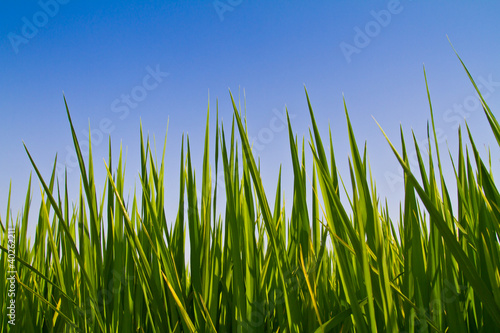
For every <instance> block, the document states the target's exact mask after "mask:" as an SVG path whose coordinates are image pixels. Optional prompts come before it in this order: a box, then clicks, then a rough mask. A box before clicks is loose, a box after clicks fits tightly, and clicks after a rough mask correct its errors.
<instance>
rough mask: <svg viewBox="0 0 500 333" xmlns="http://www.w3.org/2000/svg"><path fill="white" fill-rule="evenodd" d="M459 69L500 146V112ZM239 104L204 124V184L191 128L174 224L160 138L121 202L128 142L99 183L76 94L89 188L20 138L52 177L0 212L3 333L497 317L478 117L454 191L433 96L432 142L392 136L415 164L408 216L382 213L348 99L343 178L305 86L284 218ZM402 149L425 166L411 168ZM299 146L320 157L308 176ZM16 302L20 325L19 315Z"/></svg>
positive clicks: (488, 181) (499, 266)
mask: <svg viewBox="0 0 500 333" xmlns="http://www.w3.org/2000/svg"><path fill="white" fill-rule="evenodd" d="M460 61H461V60H460ZM464 69H465V71H466V73H467V75H468V76H469V79H470V80H471V82H472V83H473V85H474V87H475V88H476V90H477V93H478V94H479V98H480V100H481V102H482V105H483V109H484V115H485V116H486V120H487V121H488V123H489V125H490V127H491V130H492V131H493V134H494V136H495V138H496V140H497V144H498V145H499V147H500V125H499V124H498V122H497V121H496V119H495V117H494V115H493V113H492V111H491V110H490V109H489V107H488V106H487V105H486V103H485V102H484V99H483V98H482V97H481V94H480V92H479V90H478V89H477V87H476V85H475V83H474V81H473V79H472V77H471V75H470V74H469V72H468V71H467V69H466V68H465V66H464ZM426 82H427V81H426ZM429 96H430V95H429ZM306 97H307V92H306ZM231 99H232V103H233V107H234V118H233V122H232V126H231V128H230V129H229V130H227V129H225V128H223V127H222V126H221V125H220V124H219V122H217V125H216V128H215V129H211V130H212V131H214V132H213V133H214V134H210V129H209V114H207V127H206V134H205V146H204V156H203V168H202V170H201V196H198V195H197V190H196V189H197V184H196V178H195V172H194V170H193V168H192V165H191V153H190V146H189V139H187V140H186V142H185V143H184V141H183V145H182V147H181V152H180V154H181V161H182V162H181V165H180V168H179V174H178V175H175V177H179V188H178V191H179V198H180V199H179V208H178V213H177V217H176V219H175V221H167V220H166V215H165V209H164V204H165V202H164V197H165V188H164V179H165V174H164V170H165V164H164V161H165V159H164V156H165V151H163V157H162V158H161V159H160V163H156V162H155V160H156V159H155V157H154V156H153V151H152V148H151V146H150V142H149V140H147V139H146V140H144V139H143V137H144V136H143V135H142V128H141V155H140V161H141V179H140V184H139V185H140V189H141V190H140V191H138V192H139V194H138V195H137V196H134V197H133V198H131V199H129V200H125V198H124V194H123V187H124V163H125V161H124V160H123V159H122V157H121V152H120V158H119V159H118V160H117V161H115V160H113V161H112V160H111V143H110V146H109V147H110V148H109V150H110V152H109V159H108V160H107V161H106V165H105V167H106V169H107V175H108V176H107V179H106V186H105V188H104V191H103V192H102V193H96V185H95V179H94V161H93V160H92V154H91V152H90V154H89V158H88V160H85V161H84V159H83V157H82V152H81V151H80V145H79V143H78V140H77V137H76V134H75V130H74V128H73V124H72V122H71V117H70V112H69V109H68V106H67V104H66V110H67V114H68V119H69V123H70V126H71V131H72V135H73V141H74V146H75V150H76V153H77V156H78V162H79V166H80V173H81V186H80V194H79V196H78V197H77V198H76V200H72V199H70V198H69V195H68V190H67V182H66V180H65V179H56V177H55V165H56V164H55V163H54V169H53V170H54V171H53V172H52V174H51V175H50V176H49V177H47V175H42V174H40V172H39V170H38V168H37V165H36V163H35V161H33V159H32V158H31V155H30V153H29V151H28V149H26V152H27V154H28V157H29V159H30V161H31V163H32V165H33V168H34V170H35V173H36V177H37V178H38V179H39V181H40V183H41V185H42V187H43V193H42V204H41V206H40V207H39V208H38V211H37V212H34V213H33V212H32V210H33V208H32V207H30V198H31V196H32V188H31V179H30V186H29V187H28V190H27V193H26V202H25V205H24V210H23V211H22V212H20V213H19V214H18V215H16V216H12V215H10V213H9V211H10V208H9V207H10V199H9V203H8V204H7V213H6V215H5V216H4V218H2V220H1V221H0V222H1V227H0V238H1V239H2V241H1V244H2V245H1V247H0V249H1V251H0V267H2V270H3V271H4V272H6V274H1V275H0V295H1V297H0V299H2V303H1V304H2V306H1V307H0V312H1V316H0V325H1V328H2V329H1V331H2V332H8V331H12V332H73V331H82V332H194V331H198V332H276V331H279V332H315V331H317V332H350V331H353V332H377V331H379V332H497V331H499V330H500V329H499V328H500V245H499V239H500V194H499V192H498V189H497V186H496V184H495V182H494V180H493V176H492V171H491V170H492V169H495V168H498V167H499V165H498V161H490V160H489V161H484V160H482V159H481V157H480V155H479V153H478V150H477V147H476V145H475V144H474V140H473V137H472V134H471V133H470V131H469V129H468V128H466V129H465V130H463V131H461V130H459V132H458V140H459V147H460V148H459V151H458V156H455V157H451V156H453V155H454V154H450V158H452V161H453V167H454V171H455V180H456V183H455V184H454V186H456V188H457V192H456V193H449V192H448V189H447V188H448V185H449V184H446V183H445V181H444V177H443V171H442V167H441V158H442V156H443V154H445V153H446V152H445V151H444V150H440V149H439V147H438V143H437V138H436V135H435V130H434V119H433V115H432V106H431V100H430V97H429V105H430V106H431V107H430V110H431V113H430V115H431V120H432V121H431V123H430V125H429V126H428V132H427V135H428V139H429V140H428V142H429V144H428V146H427V147H421V146H418V144H417V141H416V139H415V137H410V139H409V140H410V141H413V142H412V143H409V142H408V141H407V140H408V138H407V137H406V138H405V136H404V135H403V132H402V131H401V137H400V139H399V140H400V144H398V145H397V146H399V145H400V146H401V147H402V150H401V151H398V150H397V149H396V148H395V146H396V144H394V145H393V143H391V141H390V139H389V138H387V141H388V144H389V145H390V146H391V148H392V149H393V151H394V155H395V156H396V157H397V160H398V161H399V164H400V165H401V167H402V168H403V169H404V174H405V176H404V178H405V184H404V188H405V189H404V193H405V195H404V198H403V199H402V201H401V210H400V214H399V216H389V213H388V208H387V206H386V205H384V204H382V203H383V202H384V200H381V199H380V198H379V197H378V196H377V192H376V188H375V184H374V180H373V179H372V177H371V174H370V171H369V166H368V165H367V151H366V148H365V149H360V147H358V145H357V142H356V140H355V138H354V134H353V130H352V127H351V123H350V120H349V115H348V112H347V108H346V110H345V115H346V119H347V125H348V133H349V137H348V140H349V143H350V148H351V155H350V158H349V167H350V174H349V175H343V176H344V177H343V178H341V177H340V175H339V174H338V171H337V168H336V158H337V157H336V156H334V151H333V149H332V148H331V147H332V144H331V141H332V139H331V135H330V137H328V138H325V137H323V138H322V137H321V136H320V135H319V130H320V129H319V128H318V126H317V124H316V120H315V117H314V113H313V109H312V107H311V103H310V101H309V97H307V102H308V105H309V111H310V118H311V131H310V134H311V135H310V140H309V143H308V146H306V144H305V143H304V142H299V141H298V140H297V139H296V137H295V135H294V132H293V130H292V124H291V123H290V122H288V131H289V139H290V154H291V162H292V165H293V171H294V183H293V184H294V185H293V186H294V192H293V201H292V202H291V203H288V205H291V210H290V212H291V213H290V214H289V215H290V216H286V214H285V206H284V203H283V202H282V192H281V176H280V178H279V180H278V182H277V184H276V191H275V192H273V193H265V192H264V189H263V184H262V181H261V177H260V174H259V166H258V165H257V164H256V161H255V159H254V157H253V155H252V152H251V151H252V149H251V143H250V142H249V141H248V137H247V132H246V123H245V119H242V118H241V110H238V108H237V106H236V104H235V102H234V100H233V97H232V96H231ZM65 102H66V101H65ZM486 120H485V121H486ZM226 130H227V131H226ZM210 135H215V138H216V140H215V142H216V144H215V147H209V141H210V140H209V139H210V138H211V136H210ZM384 135H385V134H384ZM405 139H406V141H405ZM89 147H91V144H90V143H89ZM325 147H329V148H325ZM410 147H411V149H413V147H414V148H415V150H416V152H417V154H418V161H419V169H418V170H411V169H410V167H409V163H408V156H407V151H408V150H409V149H410ZM496 148H498V147H495V149H496ZM212 149H213V152H212ZM306 149H310V151H311V152H312V156H313V161H312V165H313V168H312V170H309V171H308V170H306V169H305V167H304V165H305V151H306ZM212 154H213V155H212ZM212 157H214V158H215V164H214V165H213V166H211V165H210V163H209V161H210V160H211V158H212ZM342 158H344V157H342ZM96 164H98V165H101V164H100V163H96ZM103 167H104V166H103ZM212 168H214V169H215V175H216V176H215V179H217V175H218V174H220V173H223V175H224V184H223V185H224V189H225V198H224V200H225V208H224V212H223V214H221V215H218V214H216V211H215V207H216V204H217V200H221V198H218V197H217V187H218V186H221V185H220V184H218V183H217V181H216V180H215V182H213V181H212V179H211V175H212V171H213V169H212ZM198 175H199V173H198ZM311 175H312V177H311ZM169 177H172V175H169ZM198 179H199V178H198ZM342 179H349V180H350V184H349V183H344V182H343V181H342ZM348 188H349V190H348ZM308 192H309V193H312V201H310V202H308V201H307V200H306V197H307V195H306V194H307V193H308ZM347 193H351V195H350V196H349V197H348V198H347V199H348V201H347V202H349V205H348V206H345V205H344V206H343V204H342V201H343V202H345V201H344V199H342V201H341V197H343V198H346V196H347ZM9 198H10V195H9ZM270 198H273V199H274V205H273V206H270V204H269V201H270ZM452 203H455V204H457V206H456V207H458V210H455V211H454V210H453V209H452ZM287 209H288V207H287ZM29 213H30V214H36V216H37V220H38V223H37V226H36V235H35V237H34V239H27V236H26V234H27V229H28V226H27V224H28V214H29ZM186 237H189V242H187V239H186ZM187 243H189V260H187V261H186V260H185V252H186V250H185V247H186V246H187ZM14 252H15V255H14ZM10 271H16V272H17V273H15V274H12V275H11V274H10V273H9V272H10ZM12 288H14V289H12ZM11 293H14V294H15V296H14V297H11V296H9V295H11ZM12 300H15V326H13V325H10V324H9V321H10V320H12V319H11V318H12V316H10V317H9V314H11V313H12V312H11V310H10V309H9V306H10V305H11V301H12ZM11 323H12V322H11Z"/></svg>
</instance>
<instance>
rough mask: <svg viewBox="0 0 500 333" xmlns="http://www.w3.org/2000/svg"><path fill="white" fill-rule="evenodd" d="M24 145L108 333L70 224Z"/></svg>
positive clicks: (92, 284)
mask: <svg viewBox="0 0 500 333" xmlns="http://www.w3.org/2000/svg"><path fill="white" fill-rule="evenodd" d="M23 145H24V149H25V151H26V153H27V154H28V157H29V159H30V161H31V165H32V166H33V168H34V169H35V172H36V174H37V176H38V179H39V180H40V182H41V183H42V187H43V188H44V190H45V193H47V198H48V200H49V201H50V204H51V205H52V207H53V208H54V212H55V214H56V216H57V218H58V219H59V221H60V225H61V226H62V228H63V230H64V232H65V234H66V240H67V241H69V244H70V245H71V249H72V250H73V253H74V254H75V257H76V259H77V261H78V264H79V266H80V270H81V273H82V275H83V277H84V278H85V282H86V284H87V285H88V286H89V288H90V291H91V293H89V294H90V295H89V298H90V300H91V302H92V304H93V307H92V308H93V310H94V313H95V315H96V319H97V321H98V324H99V326H100V328H101V330H102V331H106V330H105V328H104V326H103V321H102V318H101V315H100V313H99V311H96V309H95V306H96V304H97V302H96V300H95V299H94V297H93V296H92V295H95V293H96V287H95V285H94V283H93V280H92V279H90V277H89V276H88V274H87V271H86V270H85V263H84V260H83V258H82V256H81V255H80V253H79V252H78V249H77V247H76V244H75V242H74V240H73V238H72V236H71V231H70V230H69V227H68V224H67V223H66V222H65V221H64V218H63V215H62V213H61V210H60V209H59V207H58V205H57V203H56V201H55V199H54V197H53V196H52V194H51V191H50V190H49V188H48V186H47V184H46V183H45V181H44V180H43V177H42V175H41V173H40V171H39V170H38V167H37V166H36V164H35V161H34V160H33V158H32V157H31V154H30V153H29V151H28V148H27V147H26V145H25V144H24V142H23Z"/></svg>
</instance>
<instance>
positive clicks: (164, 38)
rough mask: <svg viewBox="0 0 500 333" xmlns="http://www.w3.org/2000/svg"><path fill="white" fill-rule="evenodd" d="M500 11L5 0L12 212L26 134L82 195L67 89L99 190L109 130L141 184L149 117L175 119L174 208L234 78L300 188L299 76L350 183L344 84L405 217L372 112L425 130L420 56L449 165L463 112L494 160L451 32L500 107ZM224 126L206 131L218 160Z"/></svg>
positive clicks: (169, 165) (305, 121) (228, 111)
mask: <svg viewBox="0 0 500 333" xmlns="http://www.w3.org/2000/svg"><path fill="white" fill-rule="evenodd" d="M498 13H500V2H496V1H416V0H414V1H409V0H401V1H314V2H313V1H248V0H242V1H241V0H231V1H230V0H221V1H148V2H147V3H146V2H140V1H106V2H102V1H99V2H98V1H85V2H84V1H67V0H66V1H62V0H61V1H59V2H56V1H55V0H42V1H40V2H37V1H23V2H19V1H12V0H6V1H3V2H2V4H1V5H0V37H1V39H0V64H1V66H0V87H1V89H0V113H1V121H0V175H1V176H0V216H1V218H2V221H5V215H6V208H7V197H8V191H9V184H10V182H12V197H11V201H12V202H11V210H12V213H13V214H14V216H16V215H17V214H18V212H19V211H20V210H21V209H22V207H23V205H24V198H25V195H26V190H27V186H28V179H29V175H30V173H31V172H32V171H33V169H32V167H31V165H30V162H29V159H28V157H27V154H26V152H25V151H24V147H23V141H24V143H25V144H26V146H27V147H28V149H29V151H30V153H31V154H32V156H33V158H34V160H35V162H36V163H37V165H38V167H39V169H40V170H41V172H42V174H43V176H44V177H46V178H47V179H48V177H50V172H51V168H52V165H53V162H54V157H55V155H56V154H57V156H58V162H59V163H58V175H59V177H61V176H62V175H63V170H64V168H67V169H68V182H69V187H70V192H71V195H72V199H73V200H75V199H76V198H77V190H78V186H79V173H78V169H77V168H76V167H75V164H74V161H75V160H74V154H73V153H72V151H73V148H72V139H71V133H70V128H69V124H68V120H67V117H66V114H65V107H64V102H63V92H64V94H65V96H66V99H67V102H68V106H69V109H70V111H71V116H72V119H73V123H74V126H75V130H76V131H77V134H78V137H79V139H80V140H81V141H84V140H87V137H88V128H89V124H90V127H91V129H92V133H93V137H92V139H93V140H94V143H93V154H94V163H95V168H96V178H97V183H98V186H99V187H100V188H101V189H102V186H103V184H104V180H105V177H106V176H105V169H104V163H103V162H102V159H103V158H105V157H106V156H107V153H108V147H107V146H108V145H107V137H108V135H109V134H110V135H111V139H112V149H113V156H116V154H117V152H118V150H119V147H120V143H122V144H123V147H124V150H125V149H126V150H127V152H128V155H127V169H126V178H127V183H126V191H131V192H130V193H132V192H133V188H134V184H136V185H137V186H140V184H139V182H138V177H137V175H138V169H139V163H138V161H139V156H140V150H139V124H140V121H141V120H142V126H143V129H144V132H145V133H149V134H150V136H151V137H152V136H153V135H154V136H155V137H156V141H157V149H158V151H159V153H161V150H162V149H163V139H164V136H165V133H166V129H167V123H169V128H168V138H167V147H166V184H165V185H166V201H167V203H166V209H167V212H166V213H167V218H168V219H169V220H172V219H173V218H175V215H176V211H175V209H176V206H177V199H178V172H179V158H180V148H181V138H182V135H183V133H184V134H188V135H189V138H190V142H191V150H192V154H193V163H194V166H195V169H197V170H198V173H197V174H198V175H199V178H200V177H201V174H200V171H201V165H202V154H203V137H204V129H205V120H206V113H207V107H208V104H209V103H210V111H211V113H210V123H211V134H214V131H215V120H216V119H215V106H216V99H217V98H218V100H219V118H220V120H222V121H223V123H224V125H225V126H226V130H229V126H230V122H231V119H232V114H233V110H232V107H231V104H230V98H229V89H230V90H231V91H232V93H233V94H234V95H235V98H238V94H239V93H240V95H241V98H243V91H244V92H245V95H246V107H247V121H248V131H249V135H250V137H251V138H252V139H253V142H254V145H255V147H256V148H257V147H258V149H256V151H255V154H256V156H258V157H260V161H261V170H262V178H263V182H264V186H265V189H266V190H267V191H268V195H269V197H270V199H271V200H270V201H271V202H272V201H273V200H272V198H274V190H275V186H276V182H277V177H278V168H279V166H280V165H282V167H283V177H284V185H285V186H284V195H285V199H286V200H287V202H291V199H292V181H291V180H292V178H291V175H292V166H291V159H290V152H289V145H288V134H287V131H286V129H285V128H284V125H283V123H282V122H281V120H280V119H282V118H283V113H284V110H285V107H286V108H287V109H288V112H289V113H290V116H291V119H292V126H293V130H294V132H295V133H296V134H297V135H298V137H299V138H302V137H303V136H305V138H306V143H307V140H308V137H309V134H308V130H309V126H310V119H309V114H308V110H307V102H306V98H305V94H304V85H305V86H306V87H307V90H308V93H309V96H310V98H311V103H312V106H313V109H314V111H315V116H316V120H317V122H318V124H319V126H320V130H321V131H322V133H323V134H324V135H325V136H324V138H325V140H326V138H327V135H328V126H331V130H332V135H333V145H334V149H335V153H336V158H337V164H338V166H339V169H340V173H341V175H342V176H343V178H344V181H346V183H349V182H348V175H349V171H348V156H349V142H348V136H347V128H346V120H345V115H344V109H343V101H342V98H343V95H344V96H345V99H346V103H347V108H348V110H349V114H350V117H351V121H352V123H353V127H354V132H355V134H356V137H357V140H358V144H359V145H360V146H361V145H362V144H363V143H364V142H365V141H366V142H367V148H368V156H369V159H370V165H371V169H372V174H373V177H374V179H375V180H376V184H377V191H378V195H379V196H380V197H381V198H382V200H383V198H385V197H387V200H388V203H389V208H390V210H391V212H393V213H394V214H396V215H395V216H397V212H398V209H399V200H400V199H401V198H402V197H403V194H404V193H403V187H402V186H403V183H402V178H400V177H401V175H402V172H401V169H400V168H399V167H398V165H399V164H398V162H397V160H396V158H395V157H394V155H393V154H392V152H391V151H390V149H389V145H388V144H387V142H386V141H385V139H384V137H383V135H382V134H381V132H380V130H379V128H378V126H377V125H376V123H375V121H374V120H373V118H372V117H374V118H375V119H376V120H377V121H378V122H379V123H380V124H381V126H382V127H383V128H384V130H385V131H386V133H387V134H388V136H389V137H390V138H391V139H392V140H393V141H394V142H395V143H397V146H398V147H399V126H400V125H401V126H402V127H403V129H404V130H405V134H406V139H407V141H409V140H410V138H411V137H410V135H411V130H412V129H413V130H414V131H415V135H416V137H417V140H419V142H423V140H425V138H426V126H427V121H429V120H430V113H429V106H428V101H427V95H426V90H425V81H424V76H423V65H424V64H425V68H426V72H427V78H428V82H429V88H430V94H431V98H432V102H433V108H434V114H435V121H436V127H437V128H438V130H439V133H440V134H439V136H440V138H441V139H442V146H441V149H442V151H441V154H442V156H443V157H444V161H445V163H444V167H445V171H446V174H447V177H449V176H451V175H452V172H453V170H452V169H451V166H450V163H449V162H448V161H449V158H448V154H447V151H446V149H447V147H449V149H450V151H451V152H452V154H453V155H454V156H456V155H457V141H458V140H457V129H456V125H458V124H461V125H462V126H463V125H464V123H465V122H464V118H465V119H466V120H467V122H468V124H469V126H470V128H471V130H472V133H473V135H474V138H475V140H476V143H477V144H478V146H480V147H481V152H482V153H484V154H485V153H486V148H485V147H486V146H487V145H490V146H491V148H492V157H493V163H494V164H495V163H498V160H499V154H498V146H496V143H495V141H494V139H493V136H492V134H491V131H490V129H489V126H488V123H487V120H486V118H485V116H484V114H483V113H482V110H481V108H480V107H479V105H478V103H477V99H476V98H475V97H476V95H475V92H474V90H473V87H472V85H471V84H470V82H469V81H468V79H467V76H466V74H465V72H464V70H463V69H462V68H461V65H460V63H459V61H458V59H457V58H456V56H455V54H454V52H453V49H452V47H451V46H450V44H449V42H448V40H447V38H446V35H448V36H449V38H450V39H451V41H452V43H453V45H454V47H455V48H456V49H457V51H458V52H459V54H460V56H461V57H462V59H463V60H464V62H465V63H466V65H467V66H468V68H469V70H470V71H471V73H472V75H473V77H474V78H475V79H476V80H477V82H478V83H481V90H482V91H483V92H484V93H485V98H486V101H487V103H488V104H489V105H490V107H491V109H492V110H493V112H494V114H496V115H497V117H498V111H497V110H498V108H499V106H500V62H499V61H498V59H499V58H498V56H499V53H500V26H499V23H498ZM151 73H153V74H154V73H156V74H154V75H152V74H151ZM167 73H168V74H167ZM214 139H215V137H214V135H211V140H212V141H211V147H210V149H211V158H212V165H213V152H214V149H213V148H214V146H213V145H214V143H213V141H214ZM306 147H307V145H306ZM308 152H309V150H308ZM308 156H309V159H308V160H309V165H308V167H309V169H308V174H309V175H311V172H312V171H311V168H310V162H311V158H310V154H308ZM497 165H498V164H497ZM61 179H62V178H61ZM221 179H222V178H221ZM199 182H201V178H200V179H199ZM39 184H40V183H39V181H38V179H37V178H36V174H34V173H33V181H32V185H33V188H32V189H33V196H32V199H33V201H32V205H33V206H32V211H31V218H30V223H31V224H30V230H33V229H34V223H36V221H34V216H36V214H37V211H38V207H39V202H40V190H39V188H40V185H39ZM99 195H100V194H99ZM453 196H456V195H455V193H453ZM395 219H397V218H395Z"/></svg>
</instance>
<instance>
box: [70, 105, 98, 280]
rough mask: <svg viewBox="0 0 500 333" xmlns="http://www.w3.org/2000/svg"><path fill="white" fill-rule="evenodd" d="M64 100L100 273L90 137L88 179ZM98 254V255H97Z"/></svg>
mask: <svg viewBox="0 0 500 333" xmlns="http://www.w3.org/2000/svg"><path fill="white" fill-rule="evenodd" d="M63 99H64V105H65V107H66V114H67V116H68V121H69V125H70V128H71V135H72V137H73V144H74V146H75V151H76V156H77V159H78V165H79V167H80V175H81V177H82V180H83V186H84V189H85V194H86V196H87V204H88V205H89V213H90V223H91V224H90V231H91V235H92V238H91V239H92V246H93V247H94V251H95V252H96V257H97V259H98V262H97V266H96V268H97V271H98V272H100V270H101V267H102V264H101V262H102V258H101V255H102V249H101V243H100V241H98V240H99V239H100V237H99V230H98V228H97V225H98V214H97V202H96V195H95V186H94V181H93V177H94V176H93V167H92V150H91V147H92V145H91V144H90V135H89V167H90V169H89V177H88V176H87V171H86V168H85V162H84V160H83V156H82V152H81V150H80V144H79V142H78V138H77V136H76V131H75V128H74V126H73V121H72V120H71V115H70V112H69V107H68V103H67V101H66V96H64V95H63ZM97 254H98V255H97Z"/></svg>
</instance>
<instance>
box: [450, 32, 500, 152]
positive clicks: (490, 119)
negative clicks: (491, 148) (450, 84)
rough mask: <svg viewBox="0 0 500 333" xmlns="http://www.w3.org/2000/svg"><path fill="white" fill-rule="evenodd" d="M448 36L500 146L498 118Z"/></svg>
mask: <svg viewBox="0 0 500 333" xmlns="http://www.w3.org/2000/svg"><path fill="white" fill-rule="evenodd" d="M446 38H448V42H449V43H450V45H451V47H452V48H453V51H454V52H455V55H456V56H457V58H458V60H459V61H460V63H461V64H462V66H463V68H464V69H465V72H466V73H467V76H468V77H469V80H470V81H471V83H472V85H473V86H474V89H475V90H476V92H477V94H478V95H479V99H480V101H481V105H482V106H483V110H484V113H485V115H486V118H488V122H489V124H490V127H491V130H492V131H493V134H494V135H495V139H496V140H497V143H498V145H499V146H500V124H499V123H498V121H497V120H496V118H495V116H494V115H493V112H491V110H490V108H489V106H488V104H486V102H485V100H484V98H483V95H481V92H480V91H479V88H478V86H477V85H476V82H475V81H474V79H473V78H472V75H471V74H470V72H469V70H468V69H467V67H466V66H465V64H464V62H463V61H462V58H460V56H459V55H458V52H457V51H456V50H455V47H453V44H452V43H451V41H450V38H449V37H448V36H446Z"/></svg>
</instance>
